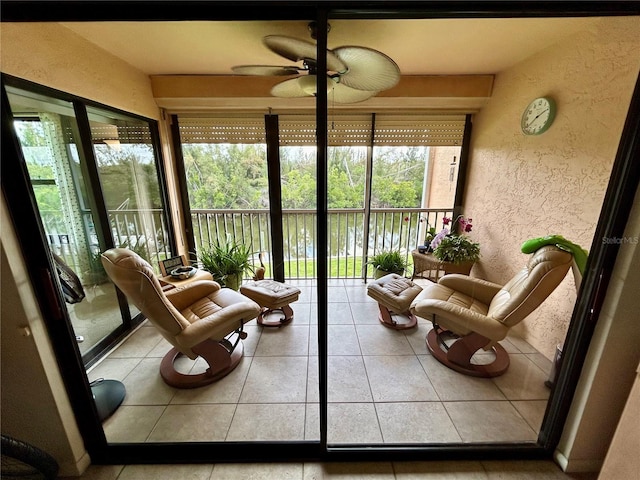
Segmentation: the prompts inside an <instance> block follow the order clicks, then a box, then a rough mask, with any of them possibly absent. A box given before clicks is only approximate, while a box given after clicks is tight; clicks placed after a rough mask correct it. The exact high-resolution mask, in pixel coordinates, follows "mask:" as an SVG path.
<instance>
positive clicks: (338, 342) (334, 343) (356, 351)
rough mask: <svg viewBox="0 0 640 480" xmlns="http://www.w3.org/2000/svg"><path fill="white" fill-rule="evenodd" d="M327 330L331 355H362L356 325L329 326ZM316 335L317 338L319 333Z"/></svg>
mask: <svg viewBox="0 0 640 480" xmlns="http://www.w3.org/2000/svg"><path fill="white" fill-rule="evenodd" d="M327 330H328V338H329V340H328V345H327V349H328V352H329V355H358V356H360V355H361V352H360V343H359V341H358V336H357V335H356V327H355V326H354V325H329V326H328V327H327ZM315 333H316V336H315V338H317V332H315Z"/></svg>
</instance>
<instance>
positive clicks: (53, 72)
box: [0, 23, 159, 119]
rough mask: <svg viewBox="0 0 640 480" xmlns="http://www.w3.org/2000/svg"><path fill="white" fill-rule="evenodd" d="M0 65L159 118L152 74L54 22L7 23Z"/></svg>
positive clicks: (12, 72) (18, 74) (27, 77)
mask: <svg viewBox="0 0 640 480" xmlns="http://www.w3.org/2000/svg"><path fill="white" fill-rule="evenodd" d="M0 28H1V29H2V30H1V37H0V38H1V39H2V42H1V44H2V59H1V64H0V65H1V68H2V71H3V72H4V73H8V74H9V75H13V76H16V77H20V78H24V79H25V80H30V81H32V82H35V83H39V84H41V85H46V86H47V87H51V88H55V89H58V90H62V91H63V92H67V93H71V94H74V95H77V96H79V97H84V98H87V99H89V100H94V101H96V102H100V103H103V104H105V105H108V106H111V107H115V108H120V109H122V110H125V111H127V112H131V113H135V114H138V115H142V116H145V117H148V118H152V119H157V118H158V116H159V110H158V107H157V105H156V103H155V101H154V99H153V94H152V91H151V80H150V79H149V77H148V76H147V75H146V74H144V73H143V72H141V71H140V70H138V69H136V68H134V67H133V66H131V65H129V64H128V63H126V62H124V61H122V60H120V59H119V58H116V57H115V56H113V55H111V54H110V53H108V52H106V51H104V50H102V49H100V48H98V47H96V46H95V45H93V44H91V43H88V42H87V41H86V40H84V39H82V38H81V37H80V36H78V35H77V34H75V33H73V32H72V31H71V30H69V29H67V28H65V27H62V26H61V25H58V24H56V23H3V24H2V25H1V27H0Z"/></svg>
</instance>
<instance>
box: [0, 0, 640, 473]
mask: <svg viewBox="0 0 640 480" xmlns="http://www.w3.org/2000/svg"><path fill="white" fill-rule="evenodd" d="M34 3H36V2H25V3H24V4H21V3H19V2H7V3H6V4H5V5H3V12H2V17H3V20H6V19H7V18H8V19H9V21H11V20H14V21H25V20H26V21H69V20H78V19H80V20H95V21H101V20H103V21H104V20H146V19H148V17H149V15H150V13H149V12H148V11H146V10H145V8H146V5H145V3H144V2H140V3H138V2H130V4H129V5H128V8H127V9H126V10H123V9H118V8H115V7H116V6H117V5H116V2H111V1H106V2H101V3H100V5H97V4H95V3H92V4H88V5H87V4H82V3H75V2H57V3H58V4H59V5H58V7H60V8H50V6H51V3H50V2H47V8H37V7H34ZM301 3H302V2H301ZM380 5H381V6H382V8H383V9H384V10H383V11H381V10H378V8H380V7H377V4H376V3H375V2H367V3H360V2H330V3H326V4H324V3H323V2H304V3H302V4H301V5H297V6H292V5H290V4H288V2H280V1H276V2H271V3H270V5H269V6H265V5H260V2H255V4H254V3H253V2H251V8H247V5H246V4H243V5H240V6H238V5H234V4H233V3H232V2H212V3H210V4H208V5H203V4H199V2H163V3H160V4H158V5H155V6H154V12H153V13H154V18H156V19H166V20H181V19H182V20H189V19H200V20H202V19H211V20H236V19H240V20H251V19H262V20H265V19H266V20H268V19H273V20H282V19H289V20H292V19H306V20H309V19H312V18H316V21H318V24H319V25H320V26H322V25H325V24H326V22H327V20H328V11H327V10H325V9H326V8H329V7H331V8H334V10H332V12H331V14H332V18H356V17H357V18H460V17H466V18H500V17H540V16H549V17H552V16H606V15H618V16H620V15H631V14H633V15H638V14H639V13H640V12H639V11H638V5H637V4H636V3H635V2H626V1H623V2H615V3H613V4H611V3H604V4H602V3H598V4H595V3H589V2H554V3H553V4H550V3H544V4H542V5H541V4H540V3H539V2H498V3H496V2H463V3H453V4H451V3H449V2H428V3H427V2H425V3H424V4H423V3H419V4H416V2H404V1H399V2H394V5H393V6H392V7H389V6H385V4H383V3H380ZM387 5H388V4H387ZM254 7H255V8H254ZM323 31H324V29H323V28H319V32H320V34H319V36H318V37H319V38H318V48H319V49H320V51H322V49H323V48H325V47H326V32H324V33H323ZM318 58H319V59H324V55H319V56H318ZM324 61H325V60H321V61H320V62H319V63H323V62H324ZM323 92H324V93H323ZM2 104H3V105H2V106H3V112H2V140H3V142H2V153H3V157H4V158H5V159H13V160H14V161H10V162H9V164H10V165H11V166H10V167H9V166H5V161H3V169H4V172H3V176H2V188H3V192H4V193H5V195H6V196H7V199H8V203H10V205H12V206H13V208H12V209H11V213H12V215H15V214H16V212H17V210H15V208H17V207H16V206H17V205H28V204H29V203H32V202H33V199H32V197H31V196H29V195H28V191H29V186H28V185H26V184H25V183H24V179H25V177H24V174H25V172H23V171H22V170H21V163H20V162H19V161H17V160H18V159H19V156H20V149H19V144H17V143H16V141H17V139H16V137H15V135H13V134H12V131H11V129H10V128H9V125H8V121H9V120H10V118H8V116H7V115H8V114H7V109H6V108H5V107H6V106H8V99H7V98H6V92H5V91H4V88H3V90H2ZM326 120H327V98H326V91H324V90H323V89H320V90H319V95H318V100H317V121H318V124H319V125H324V126H325V127H324V128H323V129H319V131H318V142H319V145H318V169H319V173H320V174H321V176H320V177H319V178H318V189H319V193H320V194H321V195H319V196H318V202H319V204H320V205H319V208H318V226H319V229H318V231H317V234H318V237H319V239H321V238H325V239H326V219H327V210H326V201H327V198H326V179H322V177H323V176H324V172H326V163H327V153H326V148H327V132H326ZM323 130H324V131H323ZM639 139H640V88H639V87H638V84H636V88H635V91H634V93H633V97H632V99H631V102H630V105H629V111H628V115H627V120H626V122H625V125H624V129H623V132H622V136H621V140H620V142H619V147H618V153H617V155H616V159H615V162H614V166H613V170H612V174H611V176H610V180H609V187H608V189H607V193H606V195H605V200H604V203H603V206H602V210H601V215H600V219H599V222H598V226H597V228H596V234H595V235H594V241H593V244H592V249H591V254H590V256H589V261H588V263H587V271H586V273H585V276H584V279H583V283H582V286H581V290H580V293H579V296H578V300H577V302H576V307H575V309H574V313H573V316H572V320H571V324H570V328H569V332H568V335H567V342H566V346H565V352H564V354H563V356H564V362H567V363H565V368H563V369H562V370H561V372H560V375H559V378H558V380H557V384H556V387H555V388H554V391H553V392H552V397H551V400H550V403H549V407H548V413H547V416H546V420H545V422H544V424H543V428H542V431H541V433H540V437H539V442H538V444H537V445H518V444H510V445H502V444H492V445H479V444H473V445H447V446H442V447H439V446H436V447H433V446H427V447H422V446H418V447H414V446H406V445H399V446H397V447H395V446H391V447H390V446H384V447H383V448H370V447H367V448H363V447H362V446H357V445H356V446H351V445H346V446H344V447H342V446H341V447H340V448H331V449H328V448H326V400H327V398H326V378H327V370H326V353H327V348H326V347H327V335H326V333H327V332H326V322H327V311H326V299H327V281H326V259H324V260H323V258H324V257H323V256H322V254H323V253H326V244H325V245H322V244H320V245H319V259H320V260H319V265H320V268H319V269H318V276H319V281H318V300H319V303H318V316H319V318H318V323H319V328H320V332H319V341H320V346H319V347H320V348H319V356H320V379H321V382H320V383H321V403H323V408H321V416H320V418H321V432H323V431H324V432H325V434H322V433H321V441H320V442H300V443H296V444H290V443H288V442H257V443H252V444H251V445H255V446H259V448H254V449H252V451H251V452H250V451H248V450H247V449H245V448H243V446H244V447H246V445H247V444H243V443H224V444H220V443H216V444H214V445H215V447H216V452H215V453H213V454H212V452H211V445H212V444H189V443H180V444H177V443H176V444H112V445H108V444H107V443H106V439H105V438H104V434H103V433H102V429H101V428H100V425H99V423H98V421H97V412H96V411H95V407H94V406H93V402H89V401H87V400H88V399H89V398H90V397H89V395H90V391H89V387H88V384H87V382H86V376H85V375H84V371H83V369H81V368H80V367H81V362H80V361H79V358H78V355H77V348H75V349H74V348H71V347H73V345H72V344H71V345H70V338H71V333H72V332H70V331H69V329H68V328H67V329H58V330H57V331H54V332H51V333H50V334H51V339H52V343H53V345H54V348H55V349H56V355H57V357H58V361H59V363H60V367H61V370H62V371H63V372H65V375H64V376H63V378H64V381H65V385H66V386H67V391H68V392H69V396H70V399H71V403H72V406H73V408H74V411H75V413H76V415H77V419H78V425H79V427H80V429H81V432H82V434H83V437H84V439H85V442H86V446H87V450H88V451H89V453H90V455H91V457H92V460H93V461H94V463H141V462H155V463H167V462H176V461H178V462H187V461H193V462H212V461H233V460H242V461H253V460H255V461H257V460H270V461H274V460H292V459H324V460H350V461H356V460H411V459H421V460H427V459H438V460H446V459H478V458H481V459H499V458H509V459H514V458H549V457H550V455H551V453H552V452H553V449H554V448H555V446H556V445H557V443H558V441H559V437H560V433H561V432H562V428H563V425H564V421H565V420H566V416H567V413H568V409H569V407H570V404H571V401H572V399H573V395H574V392H575V389H576V386H577V382H578V378H579V375H580V367H581V365H582V363H583V362H584V360H585V358H586V352H587V349H588V347H589V344H590V341H591V338H592V335H593V331H594V328H595V325H596V323H597V321H598V316H599V313H600V309H601V306H602V301H603V299H604V296H605V295H606V292H607V287H608V286H609V280H610V277H611V271H612V268H613V265H614V264H615V260H616V257H617V254H618V251H619V245H617V244H606V245H605V244H603V243H602V242H598V241H597V238H603V237H622V236H623V234H624V227H625V225H626V222H627V219H628V216H629V213H630V209H631V204H632V202H631V201H630V199H632V198H633V196H634V195H635V194H636V191H637V188H638V183H639V181H640V167H639V166H638V163H637V162H636V161H635V159H637V158H639V157H640V145H639ZM14 163H15V164H16V165H12V164H14ZM7 177H10V178H11V179H12V181H11V182H8V181H6V180H5V179H6V178H7ZM19 202H22V203H19ZM32 207H33V205H32ZM24 217H26V216H23V217H22V218H18V216H13V220H14V222H15V225H16V231H17V234H18V236H19V238H20V240H21V242H23V243H22V244H23V246H24V249H25V252H28V256H26V257H25V261H26V262H27V266H28V268H29V269H30V271H31V272H32V273H33V278H32V280H33V285H34V289H35V291H36V295H37V297H38V299H39V302H40V303H41V307H43V311H45V312H53V315H52V318H50V319H49V320H50V321H55V320H56V319H58V320H59V315H58V316H56V314H55V312H56V309H57V310H58V311H59V310H60V309H59V307H56V301H55V300H56V299H55V298H53V297H55V295H54V296H53V297H52V295H51V293H52V292H51V286H50V283H51V279H50V278H49V280H47V275H49V277H50V275H51V265H50V262H49V258H48V257H47V254H46V251H44V249H43V245H45V243H44V242H45V239H44V238H42V234H41V230H40V229H39V225H38V219H32V218H24ZM323 234H324V237H323ZM323 272H324V273H325V275H324V276H323V278H322V279H321V278H320V277H321V274H322V273H323ZM58 300H59V299H58ZM67 327H68V326H67ZM567 365H568V366H569V368H566V366H567ZM81 378H84V379H85V380H84V381H82V382H80V384H78V383H77V380H78V379H81ZM74 382H75V383H74ZM323 389H324V391H323ZM323 410H325V413H324V414H323V413H322V411H323Z"/></svg>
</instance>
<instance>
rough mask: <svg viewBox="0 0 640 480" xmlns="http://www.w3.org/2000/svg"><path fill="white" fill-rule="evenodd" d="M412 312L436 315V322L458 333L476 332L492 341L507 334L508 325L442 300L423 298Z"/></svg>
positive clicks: (421, 315)
mask: <svg viewBox="0 0 640 480" xmlns="http://www.w3.org/2000/svg"><path fill="white" fill-rule="evenodd" d="M413 312H414V313H415V314H416V315H418V316H420V317H423V318H426V317H428V316H430V315H435V316H436V323H437V324H438V325H440V326H442V327H444V328H446V329H448V330H451V331H452V332H454V333H457V334H458V335H467V334H469V333H471V332H476V333H479V334H480V335H482V336H483V337H487V338H489V339H491V340H494V341H499V340H502V339H503V338H505V337H506V336H507V333H508V332H509V327H508V326H506V325H504V324H503V323H502V322H499V321H497V320H494V319H493V318H491V317H487V316H486V315H482V314H480V313H477V312H474V311H473V310H469V309H468V308H464V307H461V306H458V305H455V304H453V303H449V302H446V301H443V300H434V299H425V300H421V301H419V302H417V303H416V304H415V305H414V307H413Z"/></svg>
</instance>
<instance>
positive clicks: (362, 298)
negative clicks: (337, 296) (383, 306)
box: [345, 280, 377, 304]
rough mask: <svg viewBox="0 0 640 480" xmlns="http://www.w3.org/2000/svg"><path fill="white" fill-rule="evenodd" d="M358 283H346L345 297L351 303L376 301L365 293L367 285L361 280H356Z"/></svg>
mask: <svg viewBox="0 0 640 480" xmlns="http://www.w3.org/2000/svg"><path fill="white" fill-rule="evenodd" d="M358 281H359V282H360V285H347V286H345V290H346V291H347V297H348V298H349V301H350V302H352V303H367V302H371V303H374V304H375V303H377V302H376V301H375V300H374V299H373V298H371V297H370V296H369V295H367V286H366V285H365V284H364V283H362V280H358Z"/></svg>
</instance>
